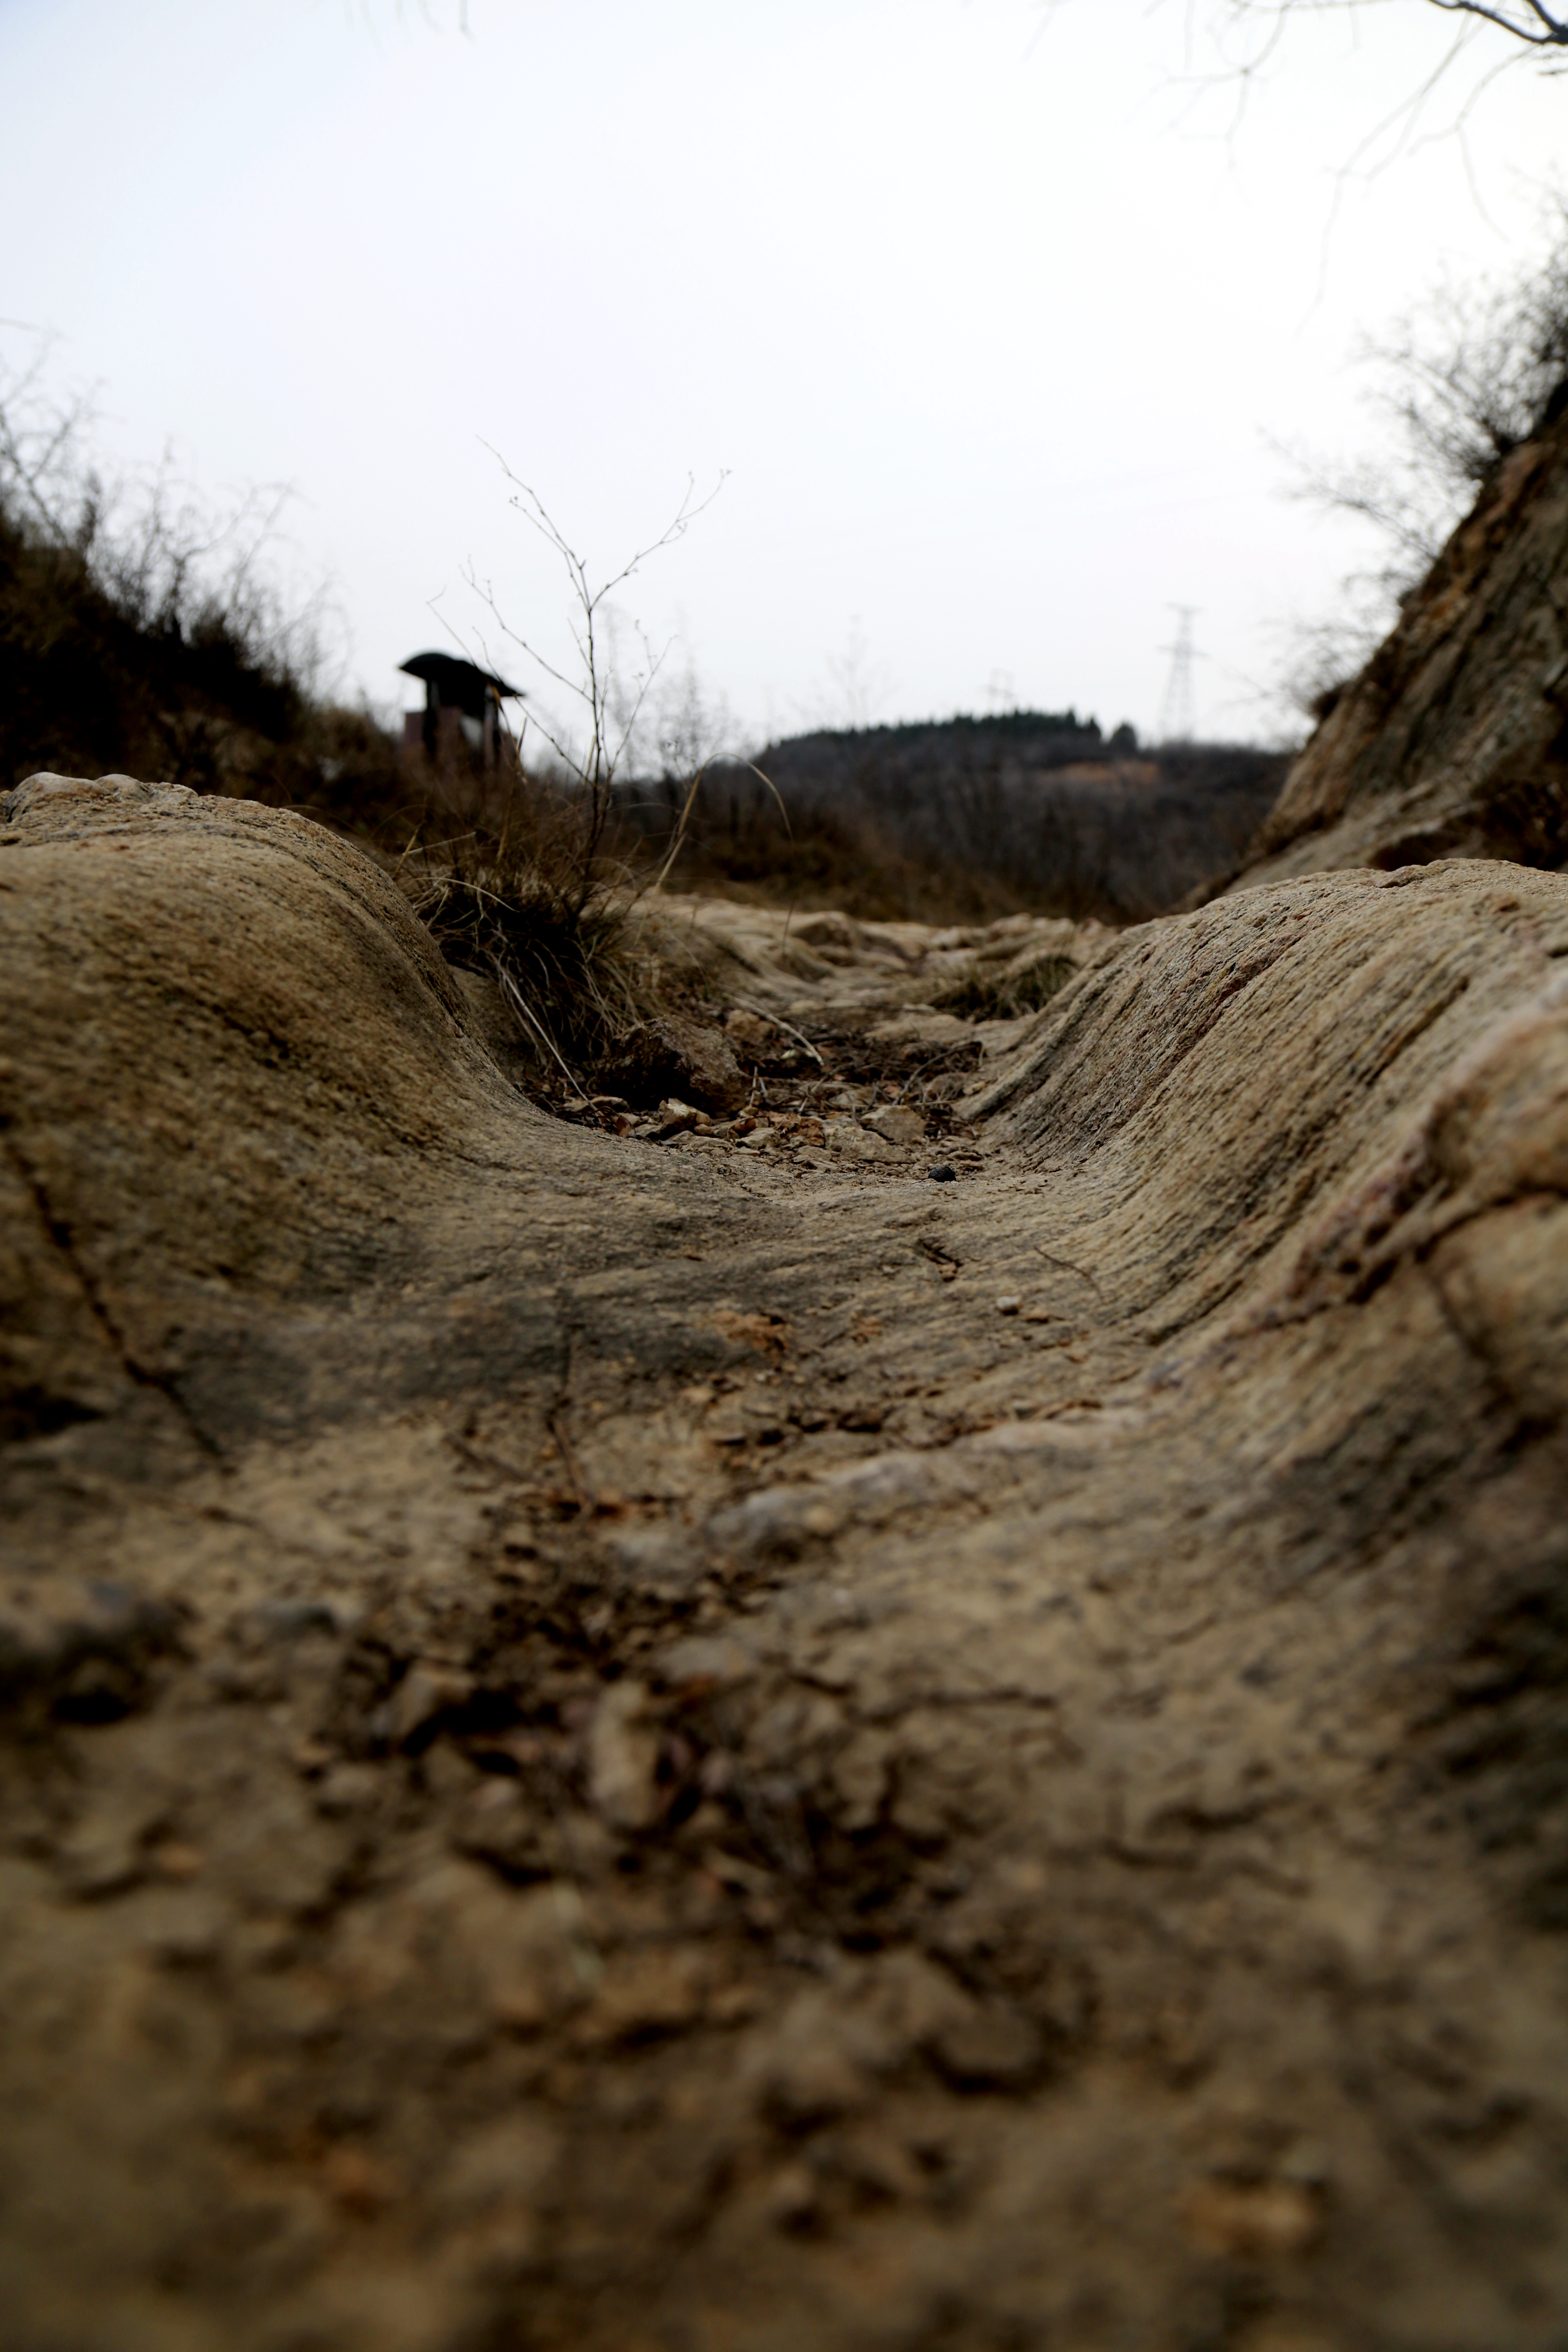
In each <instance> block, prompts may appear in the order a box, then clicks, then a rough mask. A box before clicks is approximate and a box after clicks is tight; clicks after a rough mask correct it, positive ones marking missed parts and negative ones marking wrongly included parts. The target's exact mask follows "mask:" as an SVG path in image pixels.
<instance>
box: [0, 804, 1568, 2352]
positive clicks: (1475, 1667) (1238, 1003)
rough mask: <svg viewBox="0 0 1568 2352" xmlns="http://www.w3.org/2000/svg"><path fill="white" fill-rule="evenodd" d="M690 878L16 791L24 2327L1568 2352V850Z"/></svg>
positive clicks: (544, 2342)
mask: <svg viewBox="0 0 1568 2352" xmlns="http://www.w3.org/2000/svg"><path fill="white" fill-rule="evenodd" d="M689 921H690V923H691V924H692V926H693V927H694V928H700V929H705V930H706V931H707V932H708V933H710V947H711V953H712V955H713V957H714V959H715V962H716V969H720V970H721V973H727V974H728V981H727V983H726V984H727V985H728V987H729V989H730V992H731V1002H732V1004H733V1005H734V1006H735V1007H737V1008H739V1010H740V1011H741V1013H743V1014H744V1015H745V1017H746V1019H749V1020H750V1021H752V1022H753V1023H756V1024H760V1028H759V1029H758V1031H757V1032H756V1033H755V1034H757V1035H763V1036H772V1037H773V1041H774V1044H775V1046H776V1045H777V1041H778V1040H779V1039H780V1038H784V1039H785V1040H786V1041H789V1042H788V1052H787V1053H785V1054H784V1062H785V1063H787V1061H788V1056H789V1053H794V1054H795V1055H796V1057H797V1058H796V1062H795V1076H794V1077H792V1078H791V1079H790V1080H789V1083H788V1085H787V1086H786V1085H785V1083H784V1077H783V1076H781V1075H780V1072H781V1069H782V1067H783V1064H780V1063H775V1070H774V1080H773V1087H772V1092H771V1094H770V1093H769V1091H768V1088H767V1087H765V1086H764V1087H761V1088H753V1095H754V1101H753V1108H752V1114H751V1116H750V1123H749V1124H748V1121H747V1119H745V1118H742V1119H740V1120H734V1119H731V1120H719V1121H715V1122H712V1123H710V1125H709V1126H708V1128H707V1129H706V1131H704V1129H703V1126H702V1123H701V1122H699V1121H695V1120H688V1121H686V1122H685V1123H684V1124H682V1123H681V1122H680V1121H679V1119H676V1120H675V1121H674V1122H673V1123H671V1122H670V1121H668V1120H667V1121H666V1122H664V1123H663V1125H662V1126H661V1125H660V1123H659V1122H658V1121H653V1122H645V1124H647V1125H649V1126H650V1127H652V1128H653V1129H656V1130H657V1132H651V1133H645V1134H639V1133H637V1132H635V1131H632V1132H626V1133H617V1132H614V1131H612V1130H613V1129H614V1128H615V1126H616V1124H617V1122H616V1120H614V1119H613V1118H610V1119H606V1118H602V1117H600V1116H599V1115H598V1114H595V1115H594V1116H593V1118H591V1119H589V1120H588V1121H587V1123H584V1122H583V1121H579V1122H578V1123H576V1124H574V1123H573V1122H572V1121H571V1120H570V1119H563V1118H552V1117H549V1116H546V1115H545V1114H544V1113H543V1112H542V1110H540V1109H539V1108H536V1107H535V1106H534V1105H532V1104H531V1103H530V1102H529V1101H528V1100H526V1099H524V1098H523V1097H522V1096H521V1094H520V1093H519V1092H518V1090H517V1088H516V1087H515V1086H514V1085H513V1084H512V1083H511V1081H510V1077H509V1076H508V1073H507V1071H506V1069H505V1067H504V1066H503V1062H504V1055H501V1054H500V1048H499V1046H497V1045H495V1043H494V1040H493V1036H492V1034H491V1032H490V1028H489V1027H488V1026H487V1024H488V1021H489V1013H488V1011H487V1008H486V1007H485V1006H484V1004H483V1003H481V1002H480V1001H479V992H476V991H475V990H474V989H473V988H472V987H471V986H470V985H468V984H466V983H465V982H463V981H462V980H461V979H460V978H459V977H458V976H457V975H455V974H454V973H453V972H452V971H450V970H449V969H448V968H447V966H446V965H445V964H444V963H443V962H442V961H441V960H440V959H439V957H438V956H437V954H436V953H435V951H434V950H433V949H432V947H431V945H430V943H429V941H428V939H427V938H426V934H425V933H424V932H423V931H422V930H421V929H420V928H419V926H418V925H417V924H416V922H415V921H414V919H413V918H412V917H411V915H410V914H409V912H408V909H407V908H406V906H405V903H404V902H403V900H402V899H401V898H399V896H398V895H397V893H396V891H395V889H394V888H393V887H392V886H391V884H390V883H389V881H388V880H387V878H386V877H384V875H383V874H382V873H381V872H379V871H378V870H377V869H376V868H375V867H374V866H372V865H371V864H370V863H369V862H368V861H367V860H366V859H365V858H363V856H360V855H359V854H358V853H357V852H356V851H355V850H353V848H352V847H350V846H348V845H345V844H343V843H342V842H341V841H339V840H337V839H336V838H335V837H334V836H332V835H330V834H328V833H327V832H325V831H324V830H322V829H321V828H320V827H318V826H316V825H313V824H310V823H309V822H307V821H305V820H303V819H300V818H297V817H291V816H288V815H284V814H278V813H276V812H273V811H269V810H264V809H261V808H258V807H255V806H251V805H247V804H245V803H228V802H221V801H212V800H198V799H195V798H194V797H193V796H192V795H191V794H189V793H182V792H178V791H175V790H174V789H173V788H169V787H161V786H153V785H143V784H137V783H134V782H131V781H129V780H126V779H115V778H110V779H104V780H100V782H97V783H84V782H73V781H71V780H68V779H38V780H35V781H34V782H32V783H30V784H27V785H25V786H23V787H22V788H21V789H20V790H19V791H17V792H16V793H11V794H9V795H7V796H5V798H4V800H3V801H0V949H3V964H4V975H5V989H6V1006H7V1009H6V1013H5V1029H4V1034H3V1036H0V1048H3V1054H4V1059H3V1061H0V1108H3V1113H4V1120H5V1128H4V1134H5V1155H4V1159H3V1160H0V1181H3V1182H4V1184H5V1192H6V1202H5V1221H4V1224H3V1226H0V1291H3V1294H4V1298H5V1327H4V1328H5V1338H4V1359H3V1361H4V1374H5V1379H4V1395H5V1444H4V1446H3V1448H0V1464H3V1475H4V1478H5V1499H4V1512H5V1549H6V1557H5V1573H4V1578H3V1580H0V1700H3V1713H0V1735H3V1736H0V1790H3V1792H4V1794H3V1829H4V1836H3V1840H0V2115H3V2117H4V2123H3V2127H0V2308H3V2309H4V2311H5V2315H6V2318H5V2330H4V2333H5V2342H6V2343H7V2345H8V2346H10V2347H15V2352H219V2347H222V2352H525V2347H526V2352H567V2347H571V2352H805V2347H810V2352H1110V2347H1118V2352H1167V2347H1168V2352H1218V2347H1236V2352H1359V2348H1360V2347H1368V2352H1416V2347H1420V2352H1439V2348H1440V2352H1514V2347H1518V2352H1562V2347H1564V2346H1568V2243H1565V2239H1564V2203H1565V2199H1564V2189H1565V2184H1568V2005H1565V2000H1564V1991H1565V1986H1564V1968H1563V1962H1564V1932H1565V1930H1568V1713H1565V1699H1568V1597H1565V1591H1564V1569H1565V1567H1568V1516H1565V1511H1564V1501H1565V1468H1568V1458H1565V1446H1564V1438H1563V1416H1564V1412H1565V1409H1568V1207H1565V1204H1564V1192H1565V1189H1568V879H1564V878H1563V877H1558V876H1555V875H1551V874H1542V873H1537V872H1531V871H1526V870H1523V869H1521V868H1519V867H1516V866H1504V865H1499V864H1492V863H1488V862H1484V861H1470V862H1464V863H1460V862H1448V863H1439V864H1436V865H1429V866H1422V867H1419V868H1411V869H1404V870H1397V871H1394V872H1388V873H1381V872H1375V873H1374V872H1368V871H1352V872H1342V873H1332V874H1321V875H1315V876H1305V877H1299V878H1295V879H1289V880H1286V881H1282V882H1279V883H1276V884H1274V885H1272V886H1270V887H1263V888H1258V889H1254V890H1249V891H1246V892H1241V893H1238V894H1237V895H1235V896H1232V897H1229V898H1223V899H1221V900H1218V901H1217V902H1215V904H1213V905H1211V906H1208V907H1206V908H1203V909H1202V910H1200V911H1199V912H1197V913H1194V914H1188V915H1183V916H1179V917H1173V918H1169V919H1163V920H1162V921H1159V922H1155V923H1152V924H1149V925H1146V926H1144V927H1142V928H1141V929H1133V930H1130V931H1125V932H1122V933H1120V934H1114V935H1113V934H1110V933H1108V932H1094V931H1089V930H1079V931H1076V932H1074V931H1072V930H1071V929H1070V927H1068V926H1062V925H1056V926H1052V925H1044V924H1042V925H1033V926H1031V925H1029V924H1027V923H1024V924H1016V925H1014V926H1012V927H1011V928H1010V929H1009V928H1007V927H1003V928H1002V929H999V930H996V931H994V932H992V933H989V934H984V935H982V934H973V935H972V934H937V933H930V932H921V931H920V930H918V929H916V928H915V927H913V926H867V925H856V924H851V923H848V922H847V921H845V920H844V919H838V918H816V919H814V920H813V921H812V922H811V923H808V924H806V925H805V926H801V925H798V924H797V925H796V926H795V928H794V929H793V930H790V929H786V927H784V926H783V925H782V924H781V923H780V921H779V920H778V919H775V918H773V917H770V916H765V915H763V914H759V913H757V912H755V911H754V910H752V911H748V910H744V909H738V908H722V907H712V906H710V907H704V908H695V907H694V908H690V909H689ZM1047 953H1048V954H1050V955H1054V956H1055V957H1057V958H1058V960H1059V961H1060V964H1061V967H1062V971H1064V972H1065V973H1067V974H1068V977H1067V982H1066V985H1064V986H1062V987H1061V988H1060V989H1059V991H1058V992H1057V993H1056V994H1055V995H1054V996H1052V997H1051V998H1050V1000H1049V1002H1048V1003H1046V1004H1045V1005H1044V1006H1043V1007H1042V1008H1040V1009H1039V1010H1037V1011H1036V1012H1034V1013H1026V1014H1024V1015H1022V1016H1020V1017H1018V1018H1016V1019H1014V1020H1011V1021H1005V1022H994V1023H982V1024H978V1025H975V1024H968V1023H965V1022H963V1021H961V1020H960V1019H959V1018H957V1017H956V1016H955V1015H953V1014H952V1013H943V1012H942V1011H940V1010H937V1011H932V1010H931V1009H930V1007H931V1003H932V1001H933V999H934V998H935V997H936V996H938V995H940V994H941V993H942V987H943V986H944V985H945V984H946V982H948V981H950V980H951V978H952V974H953V973H954V972H955V971H973V970H975V969H976V968H977V966H984V965H986V962H987V959H989V966H990V968H993V969H996V970H1001V969H1003V968H1004V967H1005V966H1006V965H1007V964H1008V962H1009V960H1011V961H1013V962H1017V961H1019V960H1020V959H1023V960H1024V961H1027V960H1028V959H1029V958H1030V957H1035V958H1036V959H1038V958H1039V957H1040V956H1042V955H1045V954H1047ZM492 1009H493V1008H492ZM780 1024H784V1025H782V1026H781V1025H780ZM736 1034H743V1033H742V1031H741V1030H740V1029H739V1028H738V1029H737V1032H736ZM834 1041H837V1042H834ZM845 1041H849V1042H848V1043H847V1044H846V1042H845ZM790 1087H793V1088H794V1091H793V1092H790V1090H789V1089H790ZM786 1097H787V1100H786ZM780 1103H784V1108H778V1106H779V1104H780ZM868 1122H869V1123H868ZM620 1124H629V1122H620ZM937 1167H941V1168H944V1169H946V1170H948V1171H950V1175H949V1177H941V1176H933V1175H932V1174H931V1170H932V1169H933V1168H937Z"/></svg>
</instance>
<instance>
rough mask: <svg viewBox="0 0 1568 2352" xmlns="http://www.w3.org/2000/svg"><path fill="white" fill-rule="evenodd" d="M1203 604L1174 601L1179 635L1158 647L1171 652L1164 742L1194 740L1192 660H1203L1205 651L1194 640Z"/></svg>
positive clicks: (1162, 724)
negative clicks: (1201, 650) (1200, 650)
mask: <svg viewBox="0 0 1568 2352" xmlns="http://www.w3.org/2000/svg"><path fill="white" fill-rule="evenodd" d="M1201 609H1202V608H1201V607H1200V606H1199V605H1196V604H1173V605H1172V607H1171V610H1172V612H1173V613H1174V614H1175V615H1176V635H1175V642H1174V644H1173V645H1168V646H1160V648H1159V650H1160V652H1161V653H1163V654H1169V655H1170V656H1171V675H1170V677H1169V678H1168V679H1167V680H1166V682H1165V699H1164V701H1163V703H1162V704H1161V705H1160V740H1161V741H1162V742H1163V743H1190V742H1191V741H1192V740H1193V664H1194V662H1195V661H1202V659H1203V655H1202V654H1201V653H1200V652H1199V651H1198V648H1197V646H1194V643H1193V620H1194V615H1195V614H1197V613H1198V612H1199V611H1200V610H1201Z"/></svg>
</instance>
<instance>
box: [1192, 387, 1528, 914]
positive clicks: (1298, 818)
mask: <svg viewBox="0 0 1568 2352" xmlns="http://www.w3.org/2000/svg"><path fill="white" fill-rule="evenodd" d="M1548 415H1549V418H1550V421H1549V422H1548V423H1547V424H1546V425H1544V427H1543V428H1542V431H1541V432H1540V433H1539V435H1538V436H1536V437H1535V438H1534V439H1532V440H1530V441H1527V442H1525V443H1524V444H1523V445H1522V446H1521V447H1519V448H1517V449H1515V450H1514V451H1513V452H1512V454H1511V455H1510V457H1507V458H1505V459H1504V460H1503V462H1502V463H1501V465H1500V467H1498V470H1497V472H1496V475H1495V477H1494V478H1493V479H1492V481H1491V482H1490V483H1489V485H1488V487H1487V488H1485V489H1484V490H1483V492H1482V494H1481V496H1480V498H1479V500H1478V501H1477V504H1476V507H1475V509H1474V511H1473V512H1472V513H1471V514H1470V515H1469V516H1468V518H1467V519H1466V520H1465V521H1464V522H1463V523H1461V524H1460V526H1459V528H1458V530H1457V531H1456V532H1455V533H1454V535H1453V537H1452V539H1451V540H1450V541H1449V542H1448V544H1447V547H1446V548H1445V550H1444V551H1443V554H1442V556H1441V558H1440V559H1439V561H1438V562H1437V563H1436V565H1435V567H1434V568H1433V570H1432V572H1431V573H1430V574H1429V575H1428V577H1427V578H1426V581H1425V582H1424V583H1422V585H1421V586H1420V587H1419V588H1418V589H1416V590H1415V592H1414V593H1412V595H1411V596H1410V597H1409V598H1408V600H1407V602H1406V604H1405V611H1404V613H1403V614H1402V616H1401V618H1400V621H1399V624H1398V625H1397V627H1396V628H1395V629H1394V632H1393V634H1392V635H1390V636H1389V638H1388V639H1387V641H1386V643H1385V644H1384V645H1383V646H1380V647H1379V649H1378V651H1377V653H1376V654H1375V655H1374V656H1373V659H1372V660H1371V662H1369V664H1368V665H1367V667H1366V668H1365V669H1364V670H1363V672H1362V674H1361V676H1360V677H1358V678H1356V679H1355V680H1354V682H1353V683H1352V685H1350V686H1349V687H1348V688H1346V689H1345V690H1344V692H1343V693H1342V696H1341V697H1340V698H1339V700H1338V701H1337V702H1336V703H1335V705H1334V706H1333V708H1332V709H1331V710H1330V712H1329V714H1328V716H1327V717H1326V718H1325V719H1324V720H1323V722H1322V724H1321V727H1320V728H1319V729H1318V730H1317V732H1316V734H1315V735H1314V736H1313V737H1312V740H1311V741H1310V743H1309V744H1308V745H1307V748H1306V750H1305V751H1303V752H1302V753H1301V755H1300V759H1299V760H1298V761H1296V763H1295V765H1294V767H1293V768H1292V769H1291V771H1290V774H1289V779H1288V780H1287V782H1286V784H1285V788H1284V790H1283V792H1282V793H1280V795H1279V802H1278V803H1277V805H1276V806H1275V808H1274V810H1273V811H1272V813H1271V814H1270V815H1269V816H1268V819H1267V820H1266V822H1265V824H1264V825H1263V828H1262V830H1261V832H1260V833H1259V835H1258V839H1257V841H1256V843H1255V844H1254V845H1253V847H1252V850H1251V852H1250V853H1249V856H1248V862H1247V865H1246V866H1245V867H1244V869H1243V871H1242V873H1241V875H1240V877H1239V878H1240V880H1241V882H1242V883H1243V884H1247V885H1253V884H1258V883H1264V882H1273V881H1279V880H1280V879H1281V878H1282V877H1285V876H1286V875H1290V874H1320V873H1324V872H1328V871H1330V870H1332V869H1335V868H1342V867H1346V866H1381V867H1384V868H1390V867H1394V866H1415V865H1425V864H1426V863H1427V861H1428V860H1430V859H1432V858H1438V857H1506V858H1514V859H1517V860H1518V861H1519V862H1520V863H1521V865H1525V866H1548V867H1553V868H1558V869H1561V868H1562V867H1563V866H1564V865H1568V387H1564V393H1563V394H1562V395H1559V397H1558V399H1557V400H1556V401H1555V402H1554V403H1553V404H1552V409H1551V410H1549V412H1548Z"/></svg>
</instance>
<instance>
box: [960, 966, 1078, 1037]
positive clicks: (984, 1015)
mask: <svg viewBox="0 0 1568 2352" xmlns="http://www.w3.org/2000/svg"><path fill="white" fill-rule="evenodd" d="M1077 970H1078V965H1077V964H1076V963H1075V962H1074V961H1073V960H1072V958H1071V956H1040V957H1038V958H1037V960H1036V961H1035V962H1033V963H1027V964H1026V965H1025V966H1024V967H1023V969H1022V971H1001V972H996V971H989V972H983V971H978V970H976V971H972V972H970V973H968V974H967V975H966V976H965V977H964V978H963V980H958V981H954V982H952V986H951V987H949V988H945V989H943V990H942V993H941V995H940V996H937V997H935V998H933V1000H932V1002H933V1003H935V1005H936V1006H937V1009H938V1010H939V1011H940V1012H942V1013H957V1014H958V1015H959V1016H960V1018H961V1019H963V1020H965V1021H1011V1020H1014V1019H1016V1016H1017V1015H1018V1014H1019V1013H1037V1012H1038V1011H1039V1009H1040V1007H1041V1005H1042V1004H1048V1003H1050V1001H1051V999H1052V997H1053V996H1055V995H1056V994H1057V993H1058V991H1059V990H1061V989H1064V988H1065V987H1066V986H1067V984H1068V981H1069V980H1070V979H1071V978H1072V976H1073V974H1074V973H1075V972H1076V971H1077Z"/></svg>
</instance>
